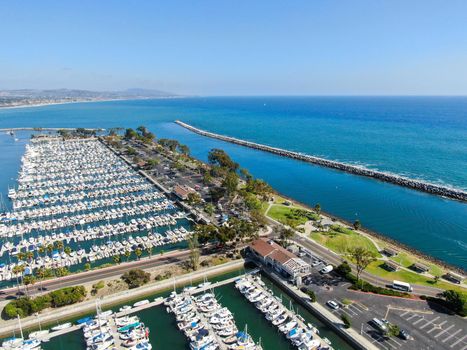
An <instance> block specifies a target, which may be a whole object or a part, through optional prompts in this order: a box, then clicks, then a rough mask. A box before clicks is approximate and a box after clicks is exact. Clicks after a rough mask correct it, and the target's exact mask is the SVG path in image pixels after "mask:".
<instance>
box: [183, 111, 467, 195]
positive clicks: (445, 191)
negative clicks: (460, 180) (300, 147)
mask: <svg viewBox="0 0 467 350" xmlns="http://www.w3.org/2000/svg"><path fill="white" fill-rule="evenodd" d="M175 123H176V124H178V125H180V126H182V127H184V128H186V129H188V130H190V131H193V132H194V133H197V134H199V135H202V136H207V137H211V138H214V139H218V140H221V141H226V142H230V143H234V144H237V145H240V146H245V147H249V148H253V149H257V150H260V151H265V152H269V153H273V154H277V155H279V156H283V157H288V158H292V159H297V160H301V161H304V162H307V163H313V164H317V165H320V166H324V167H327V168H332V169H337V170H341V171H345V172H347V173H351V174H355V175H360V176H366V177H371V178H374V179H377V180H380V181H384V182H389V183H393V184H396V185H399V186H404V187H408V188H411V189H414V190H418V191H422V192H427V193H431V194H436V195H438V196H443V197H448V198H452V199H456V200H460V201H463V202H465V201H467V192H466V191H464V190H461V189H456V188H451V187H447V186H442V185H437V184H432V183H429V182H424V181H421V180H416V179H409V178H407V177H403V176H399V175H396V174H391V173H385V172H382V171H377V170H372V169H367V168H364V167H361V166H357V165H351V164H346V163H341V162H337V161H333V160H328V159H324V158H319V157H315V156H310V155H307V154H303V153H299V152H293V151H287V150H284V149H281V148H277V147H272V146H267V145H263V144H260V143H255V142H250V141H245V140H241V139H237V138H234V137H229V136H224V135H219V134H215V133H212V132H209V131H205V130H201V129H198V128H195V127H194V126H191V125H189V124H186V123H184V122H182V121H179V120H176V121H175Z"/></svg>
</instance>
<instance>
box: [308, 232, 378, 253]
mask: <svg viewBox="0 0 467 350" xmlns="http://www.w3.org/2000/svg"><path fill="white" fill-rule="evenodd" d="M346 232H347V233H341V232H337V231H334V230H330V231H328V232H312V233H311V238H312V239H314V240H315V241H317V242H318V243H320V244H321V245H324V246H325V247H327V248H329V249H331V250H332V251H334V252H336V253H341V254H342V253H345V252H346V251H347V250H349V249H352V248H355V247H364V248H366V249H368V250H369V251H371V252H373V253H374V254H375V255H376V256H377V257H380V256H381V254H380V253H379V252H378V250H377V249H376V246H375V245H374V244H373V242H372V241H371V240H370V239H368V238H367V237H365V236H362V235H361V234H359V233H357V232H354V231H352V230H347V231H346Z"/></svg>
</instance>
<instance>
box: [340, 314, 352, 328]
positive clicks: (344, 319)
mask: <svg viewBox="0 0 467 350" xmlns="http://www.w3.org/2000/svg"><path fill="white" fill-rule="evenodd" d="M341 320H342V322H344V328H350V318H349V317H348V316H347V315H346V314H342V315H341Z"/></svg>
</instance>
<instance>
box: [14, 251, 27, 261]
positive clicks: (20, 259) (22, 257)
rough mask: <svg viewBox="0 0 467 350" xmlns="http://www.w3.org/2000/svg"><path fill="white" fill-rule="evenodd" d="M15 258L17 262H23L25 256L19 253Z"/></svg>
mask: <svg viewBox="0 0 467 350" xmlns="http://www.w3.org/2000/svg"><path fill="white" fill-rule="evenodd" d="M16 257H17V258H18V261H23V260H24V259H25V258H26V254H25V253H23V252H19V253H18V254H17V255H16Z"/></svg>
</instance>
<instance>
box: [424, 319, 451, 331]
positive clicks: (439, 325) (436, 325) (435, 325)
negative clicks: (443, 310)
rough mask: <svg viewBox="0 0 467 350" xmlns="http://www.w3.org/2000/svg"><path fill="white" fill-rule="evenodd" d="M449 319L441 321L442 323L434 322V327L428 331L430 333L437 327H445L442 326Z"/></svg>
mask: <svg viewBox="0 0 467 350" xmlns="http://www.w3.org/2000/svg"><path fill="white" fill-rule="evenodd" d="M447 322H448V321H443V322H441V323H440V324H434V325H433V328H432V329H430V330H429V331H428V332H427V333H428V334H430V333H431V332H433V331H434V330H435V329H443V328H442V327H441V326H442V325H443V324H445V323H447Z"/></svg>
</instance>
